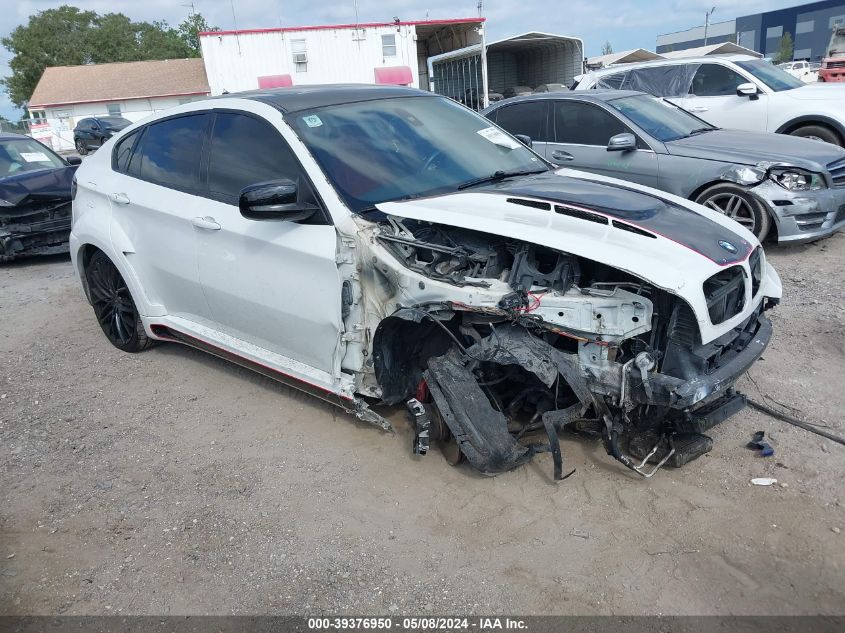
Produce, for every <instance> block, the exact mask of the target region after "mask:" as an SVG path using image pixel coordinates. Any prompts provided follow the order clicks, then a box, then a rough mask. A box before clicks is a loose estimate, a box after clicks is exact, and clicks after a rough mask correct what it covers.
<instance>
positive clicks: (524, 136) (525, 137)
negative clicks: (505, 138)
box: [513, 134, 534, 147]
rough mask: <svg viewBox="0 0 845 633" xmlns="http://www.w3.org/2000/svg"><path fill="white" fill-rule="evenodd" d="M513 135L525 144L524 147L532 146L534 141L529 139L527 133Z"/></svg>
mask: <svg viewBox="0 0 845 633" xmlns="http://www.w3.org/2000/svg"><path fill="white" fill-rule="evenodd" d="M513 137H514V138H515V139H516V140H517V141H519V142H520V143H522V144H523V145H525V147H534V142H533V141H532V140H531V137H530V136H528V135H527V134H514V135H513Z"/></svg>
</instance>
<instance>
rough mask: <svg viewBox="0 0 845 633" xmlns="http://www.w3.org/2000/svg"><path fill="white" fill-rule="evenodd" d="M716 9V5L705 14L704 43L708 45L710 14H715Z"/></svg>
mask: <svg viewBox="0 0 845 633" xmlns="http://www.w3.org/2000/svg"><path fill="white" fill-rule="evenodd" d="M715 10H716V7H713V8H712V9H710V10H709V11H708V12H707V13H705V14H704V45H705V46H707V30H708V29H709V28H710V16H711V15H713V12H714V11H715Z"/></svg>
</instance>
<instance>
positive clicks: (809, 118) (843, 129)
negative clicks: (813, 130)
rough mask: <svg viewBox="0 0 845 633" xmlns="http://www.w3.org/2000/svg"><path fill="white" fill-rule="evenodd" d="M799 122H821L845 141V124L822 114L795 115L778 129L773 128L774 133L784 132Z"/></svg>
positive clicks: (810, 123)
mask: <svg viewBox="0 0 845 633" xmlns="http://www.w3.org/2000/svg"><path fill="white" fill-rule="evenodd" d="M801 124H807V125H813V124H822V125H825V126H827V127H830V128H833V130H834V131H835V132H836V133H837V134H838V135H839V138H840V139H841V140H842V141H843V142H845V125H843V124H842V123H840V122H839V121H837V120H836V119H832V118H830V117H829V116H825V115H823V114H806V115H804V116H799V117H795V118H794V119H790V120H789V121H787V122H786V123H784V124H782V125H781V126H780V127H778V129H776V130H775V134H786V133H787V132H786V130H789V129H791V128H794V127H798V126H800V125H801Z"/></svg>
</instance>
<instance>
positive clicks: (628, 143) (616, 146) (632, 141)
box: [607, 132, 637, 152]
mask: <svg viewBox="0 0 845 633" xmlns="http://www.w3.org/2000/svg"><path fill="white" fill-rule="evenodd" d="M632 149H637V138H636V137H635V136H634V135H633V134H631V133H630V132H623V133H622V134H617V135H616V136H611V137H610V140H609V141H608V142H607V151H608V152H627V151H630V150H632Z"/></svg>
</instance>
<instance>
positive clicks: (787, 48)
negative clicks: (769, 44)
mask: <svg viewBox="0 0 845 633" xmlns="http://www.w3.org/2000/svg"><path fill="white" fill-rule="evenodd" d="M794 54H795V45H794V44H793V42H792V35H790V33H789V32H788V31H787V32H786V33H784V34H783V37H782V38H780V50H778V52H777V53H776V54H775V56H774V57H773V58H772V61H773V62H774V63H776V64H783V63H784V62H791V61H792V56H793V55H794Z"/></svg>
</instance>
